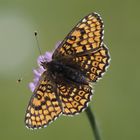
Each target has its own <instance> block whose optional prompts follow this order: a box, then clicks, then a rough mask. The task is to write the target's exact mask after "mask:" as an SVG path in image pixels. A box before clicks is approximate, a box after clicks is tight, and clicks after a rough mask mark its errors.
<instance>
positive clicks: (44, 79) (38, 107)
mask: <svg viewBox="0 0 140 140" xmlns="http://www.w3.org/2000/svg"><path fill="white" fill-rule="evenodd" d="M47 75H48V74H46V72H44V74H42V76H41V80H40V81H39V85H38V86H37V88H36V89H35V91H34V94H33V95H32V97H31V99H30V102H29V105H28V107H27V111H26V116H25V124H26V126H27V127H28V128H31V129H36V128H42V127H45V126H47V125H48V124H49V123H50V122H52V121H54V120H55V119H56V118H57V117H58V116H59V115H60V114H61V112H62V109H61V106H60V103H59V101H58V99H57V97H56V87H55V83H53V82H52V80H51V79H49V76H47Z"/></svg>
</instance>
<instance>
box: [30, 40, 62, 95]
mask: <svg viewBox="0 0 140 140" xmlns="http://www.w3.org/2000/svg"><path fill="white" fill-rule="evenodd" d="M60 43H61V42H60V41H59V42H58V43H57V44H56V45H55V49H56V48H57V47H58V46H59V45H60ZM55 49H54V50H53V51H52V52H46V53H45V54H44V55H40V56H39V57H38V59H37V63H38V66H39V67H38V68H37V69H34V70H33V73H34V79H33V82H30V83H29V88H30V90H31V91H32V92H34V90H35V87H36V86H37V84H38V81H39V79H40V76H41V75H42V73H43V72H44V71H45V69H44V68H43V66H42V65H41V63H42V62H50V61H51V60H52V55H53V52H54V51H55Z"/></svg>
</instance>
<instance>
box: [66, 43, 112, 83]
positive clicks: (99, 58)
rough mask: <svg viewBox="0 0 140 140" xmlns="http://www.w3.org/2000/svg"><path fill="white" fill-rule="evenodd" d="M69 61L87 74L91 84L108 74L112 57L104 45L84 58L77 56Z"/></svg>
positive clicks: (83, 56)
mask: <svg viewBox="0 0 140 140" xmlns="http://www.w3.org/2000/svg"><path fill="white" fill-rule="evenodd" d="M69 61H70V62H71V63H73V64H72V65H76V66H77V67H78V69H80V70H81V71H82V72H83V73H85V76H86V77H87V78H88V80H89V81H90V82H96V81H97V80H98V79H99V78H101V77H102V76H103V74H104V73H105V72H106V70H107V68H108V66H109V61H110V55H109V51H108V49H107V47H106V46H105V45H104V44H102V45H101V47H100V48H99V49H98V50H97V51H95V52H93V53H90V54H86V55H82V56H75V57H73V58H71V59H70V60H69Z"/></svg>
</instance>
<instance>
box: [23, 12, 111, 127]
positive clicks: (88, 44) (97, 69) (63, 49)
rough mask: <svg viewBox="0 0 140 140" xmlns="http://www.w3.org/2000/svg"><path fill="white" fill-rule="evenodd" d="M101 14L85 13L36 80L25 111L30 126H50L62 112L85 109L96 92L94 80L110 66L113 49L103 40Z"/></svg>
mask: <svg viewBox="0 0 140 140" xmlns="http://www.w3.org/2000/svg"><path fill="white" fill-rule="evenodd" d="M103 34H104V30H103V21H102V19H101V17H100V15H99V14H97V13H91V14H89V15H87V16H86V17H84V18H83V19H82V20H80V22H78V24H77V25H76V26H75V27H74V28H73V29H72V31H71V32H70V33H69V34H68V35H67V36H66V38H65V39H64V40H63V41H62V42H61V43H60V44H59V46H58V47H57V48H56V50H55V51H54V53H53V54H52V58H51V61H49V62H48V61H42V62H41V66H42V68H43V69H44V71H43V73H42V74H41V76H40V78H39V81H38V82H37V83H36V86H35V89H34V90H33V93H34V94H33V95H32V97H31V99H30V102H29V105H28V107H27V111H26V115H25V124H26V126H27V127H28V128H30V129H37V128H42V127H46V126H47V125H48V124H50V123H51V122H52V121H54V120H55V119H56V118H58V117H59V116H60V115H68V116H72V115H75V114H78V113H80V112H82V111H83V110H85V109H86V108H87V106H88V103H89V102H90V100H91V97H92V95H93V90H92V88H93V87H92V84H93V83H96V81H97V80H98V79H100V78H101V77H102V75H103V74H104V73H105V71H106V68H107V67H108V66H109V60H110V56H109V51H108V49H107V47H106V45H105V44H104V43H103V37H104V36H103Z"/></svg>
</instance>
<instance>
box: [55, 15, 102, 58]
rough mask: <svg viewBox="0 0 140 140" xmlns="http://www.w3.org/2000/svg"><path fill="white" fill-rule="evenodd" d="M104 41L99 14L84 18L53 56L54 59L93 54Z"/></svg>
mask: <svg viewBox="0 0 140 140" xmlns="http://www.w3.org/2000/svg"><path fill="white" fill-rule="evenodd" d="M102 40H103V21H102V19H101V17H100V16H99V14H97V13H91V14H89V15H87V16H86V17H84V18H83V19H82V20H81V21H80V22H79V23H78V24H77V25H76V26H75V27H74V28H73V29H72V31H71V32H70V33H69V34H68V35H67V36H66V38H65V39H64V40H63V41H62V43H61V44H60V45H59V47H58V48H57V49H56V50H55V52H54V54H53V59H57V58H60V57H62V56H67V55H75V54H82V53H83V52H84V53H85V52H93V51H95V50H96V49H98V48H99V47H100V45H101V44H102Z"/></svg>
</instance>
